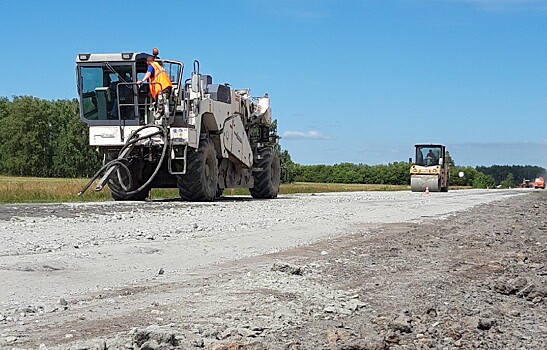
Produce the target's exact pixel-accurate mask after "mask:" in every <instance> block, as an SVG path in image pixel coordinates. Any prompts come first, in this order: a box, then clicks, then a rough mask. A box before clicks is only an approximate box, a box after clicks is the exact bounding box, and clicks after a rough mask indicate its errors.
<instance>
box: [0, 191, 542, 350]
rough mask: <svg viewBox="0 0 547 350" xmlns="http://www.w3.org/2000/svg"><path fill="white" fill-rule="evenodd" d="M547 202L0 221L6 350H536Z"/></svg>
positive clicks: (8, 217) (114, 206)
mask: <svg viewBox="0 0 547 350" xmlns="http://www.w3.org/2000/svg"><path fill="white" fill-rule="evenodd" d="M545 203H546V196H545V195H544V193H542V192H541V191H528V190H495V191H492V190H490V191H487V190H463V191H451V192H449V193H431V194H429V195H425V194H424V193H411V192H355V193H330V194H316V195H291V196H281V197H280V198H278V199H276V200H265V201H261V200H251V199H250V198H248V197H235V198H234V197H228V198H224V199H222V200H220V201H218V202H214V203H186V202H179V201H153V202H144V203H136V202H126V203H111V202H108V203H93V204H53V205H3V206H0V237H1V238H2V241H1V242H0V281H1V282H0V283H1V285H2V288H0V327H1V328H0V333H1V334H0V348H1V349H4V348H6V349H41V350H46V349H80V350H83V349H100V350H104V349H198V348H208V349H217V350H220V349H270V348H271V349H295V350H296V349H311V348H315V349H317V348H320V349H321V348H324V349H343V348H345V349H387V348H394V349H395V348H401V349H407V348H408V349H413V348H417V349H418V348H430V346H431V347H433V348H460V347H461V348H489V349H501V348H507V349H518V348H522V349H536V348H537V349H543V348H545V345H546V343H545V335H546V334H547V332H546V331H547V328H546V325H545V322H546V319H547V317H546V316H545V301H544V299H545V275H546V273H545V272H546V270H547V268H546V267H545V263H546V261H545V251H546V239H545V232H546V231H545V230H546V226H545V225H546V218H547V216H546V214H545V212H546V210H545V209H546V206H545ZM525 209H526V210H525ZM528 216H530V217H531V218H528ZM494 248H495V249H494ZM498 253H499V254H498ZM511 254H513V255H511ZM519 254H520V255H519ZM509 256H511V257H513V256H514V259H513V260H511V259H509V258H508V257H509ZM519 259H520V260H519ZM523 259H524V260H523ZM509 262H514V264H513V265H511V264H510V266H509V265H507V266H506V263H509ZM519 264H520V265H519ZM521 265H522V266H521ZM530 266H533V267H530ZM519 268H522V269H524V270H525V271H526V273H528V275H522V274H520V273H518V271H517V270H518V269H519ZM486 277H488V278H489V279H491V281H490V280H488V281H486V282H484V279H485V278H486ZM494 277H495V278H494ZM488 278H486V279H488ZM519 278H520V280H519ZM468 284H469V286H468ZM481 293H482V294H484V295H482V294H481ZM519 293H520V294H519ZM496 298H497V299H500V298H508V300H509V301H508V303H509V304H508V305H505V306H504V307H506V309H504V307H496V303H497V302H498V301H499V300H497V299H496ZM502 301H503V300H502ZM483 303H484V305H483ZM521 304H522V305H521ZM521 306H522V307H521ZM517 314H518V315H517ZM511 318H516V319H518V320H520V321H522V320H525V321H523V322H524V323H522V322H519V327H516V328H515V329H513V328H508V327H510V325H511V324H512V323H511V322H510V319H511ZM469 325H471V326H469ZM469 327H471V328H472V332H471V331H470V332H466V330H467V328H469ZM494 330H495V331H494ZM479 336H480V337H479ZM481 337H482V338H481ZM489 337H490V338H489Z"/></svg>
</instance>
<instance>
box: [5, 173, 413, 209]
mask: <svg viewBox="0 0 547 350" xmlns="http://www.w3.org/2000/svg"><path fill="white" fill-rule="evenodd" d="M87 181H88V180H87V179H55V178H36V177H11V176H0V203H53V202H95V201H108V200H111V197H110V191H109V190H108V188H105V189H103V190H102V191H101V192H95V191H93V186H92V187H90V189H89V190H87V192H86V193H85V194H84V195H83V196H81V197H79V196H78V195H77V194H78V192H80V190H81V189H82V187H83V186H84V185H85V184H86V183H87ZM408 188H409V187H408V186H392V185H362V184H326V183H303V182H297V183H292V184H284V185H281V188H280V193H281V194H288V193H320V192H347V191H401V190H408ZM224 194H225V195H227V196H230V195H248V194H249V191H248V190H246V189H235V190H232V189H228V190H226V191H224ZM151 196H152V198H177V197H178V190H177V189H153V190H152V194H151Z"/></svg>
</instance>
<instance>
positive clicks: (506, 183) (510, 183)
mask: <svg viewBox="0 0 547 350" xmlns="http://www.w3.org/2000/svg"><path fill="white" fill-rule="evenodd" d="M500 186H501V187H502V188H512V187H515V178H514V176H513V173H509V174H507V177H506V178H505V180H503V181H501V182H500Z"/></svg>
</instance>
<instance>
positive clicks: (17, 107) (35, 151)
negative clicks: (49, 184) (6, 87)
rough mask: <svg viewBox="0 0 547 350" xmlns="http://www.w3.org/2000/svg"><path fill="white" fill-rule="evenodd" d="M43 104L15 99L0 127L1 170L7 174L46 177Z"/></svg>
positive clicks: (45, 108)
mask: <svg viewBox="0 0 547 350" xmlns="http://www.w3.org/2000/svg"><path fill="white" fill-rule="evenodd" d="M49 109H50V106H49V104H48V103H47V102H46V101H43V100H40V99H37V98H34V97H29V96H20V97H15V98H14V99H13V101H12V102H11V103H10V104H9V107H8V108H7V115H6V116H5V117H3V119H2V123H3V125H2V128H0V139H1V140H2V142H1V143H0V154H1V159H0V163H2V169H3V171H4V172H5V173H7V174H9V175H18V176H49V175H50V173H49V168H50V165H51V154H52V149H51V143H50V137H49V136H50V135H49Z"/></svg>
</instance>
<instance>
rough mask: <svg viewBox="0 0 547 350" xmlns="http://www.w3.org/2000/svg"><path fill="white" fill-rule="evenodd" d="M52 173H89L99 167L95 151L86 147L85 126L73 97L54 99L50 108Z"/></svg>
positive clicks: (75, 175)
mask: <svg viewBox="0 0 547 350" xmlns="http://www.w3.org/2000/svg"><path fill="white" fill-rule="evenodd" d="M51 120H52V121H54V122H52V123H50V125H51V132H50V134H51V135H52V148H53V156H52V170H51V173H52V176H55V177H73V178H74V177H90V176H92V175H93V173H95V172H96V171H97V169H98V168H99V167H100V160H99V157H98V154H97V152H95V151H94V150H93V148H92V147H89V141H88V139H89V136H88V128H87V127H86V125H85V124H84V123H83V122H82V121H81V120H80V117H79V111H78V102H77V101H76V100H72V101H68V100H64V101H56V102H54V103H53V108H52V118H51Z"/></svg>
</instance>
